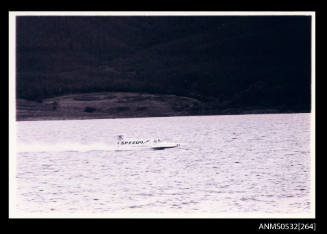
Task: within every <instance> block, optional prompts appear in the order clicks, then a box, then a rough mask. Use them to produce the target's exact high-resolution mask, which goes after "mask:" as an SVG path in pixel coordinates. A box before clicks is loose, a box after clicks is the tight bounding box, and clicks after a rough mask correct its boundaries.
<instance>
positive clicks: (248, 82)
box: [17, 16, 311, 112]
mask: <svg viewBox="0 0 327 234" xmlns="http://www.w3.org/2000/svg"><path fill="white" fill-rule="evenodd" d="M310 63H311V59H310V17H303V16H301V17H300V16H292V17H286V16H283V17H276V16H275V17H267V16H266V17H257V16H252V17H140V16H134V17H126V16H125V17H44V16H43V17H42V16H41V17H35V16H34V17H28V16H26V17H18V19H17V96H18V98H23V99H28V100H33V101H39V102H42V100H43V99H45V98H49V97H54V96H58V95H64V94H74V93H89V92H107V91H113V92H114V91H125V92H137V93H142V92H144V93H155V94H175V95H179V96H186V97H192V98H196V99H198V100H200V101H201V102H205V103H210V105H208V106H209V107H210V108H212V109H226V108H239V109H247V110H249V109H269V108H270V109H278V110H279V111H280V112H290V111H293V112H309V111H310V102H311V101H310V95H311V94H310V89H311V87H310V85H311V79H310V72H311V70H310ZM81 98H82V99H83V98H84V99H85V98H86V97H81ZM108 98H110V97H108ZM126 101H127V102H128V100H126ZM122 102H123V101H122ZM126 108H128V107H125V106H122V107H121V111H124V110H127V109H126ZM140 108H141V107H140ZM174 108H176V109H177V110H179V109H180V108H183V106H175V107H174ZM192 108H194V110H196V109H197V108H198V107H197V106H194V107H192ZM85 111H86V112H92V111H94V110H91V109H85Z"/></svg>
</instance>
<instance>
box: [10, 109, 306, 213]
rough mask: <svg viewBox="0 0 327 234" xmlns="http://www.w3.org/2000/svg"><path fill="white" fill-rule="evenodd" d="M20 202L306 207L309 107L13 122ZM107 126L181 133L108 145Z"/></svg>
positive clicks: (62, 208) (181, 209) (96, 207)
mask: <svg viewBox="0 0 327 234" xmlns="http://www.w3.org/2000/svg"><path fill="white" fill-rule="evenodd" d="M17 129H18V134H17V136H18V148H17V151H18V153H17V161H16V162H17V175H16V178H17V209H18V210H20V211H26V212H50V213H51V212H71V213H74V212H91V213H101V212H112V213H114V212H121V211H126V212H130V213H142V212H152V213H159V214H164V213H167V212H170V213H171V212H174V213H176V212H177V213H194V212H201V213H220V212H261V213H290V214H291V213H298V212H309V211H310V199H309V198H310V196H309V192H310V187H309V186H310V168H309V166H310V152H309V150H310V139H309V137H310V114H281V115H240V116H203V117H169V118H139V119H107V120H72V121H31V122H30V121H28V122H18V123H17ZM116 134H125V135H126V136H131V137H140V138H154V137H159V138H162V139H166V140H171V141H174V142H178V143H181V146H180V147H179V148H174V149H166V150H161V151H154V150H132V151H131V150H127V151H115V150H114V149H115V143H116V142H115V138H114V136H115V135H116Z"/></svg>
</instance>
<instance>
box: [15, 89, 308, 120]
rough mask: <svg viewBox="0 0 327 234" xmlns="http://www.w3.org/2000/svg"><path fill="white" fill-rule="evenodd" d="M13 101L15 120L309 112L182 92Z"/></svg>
mask: <svg viewBox="0 0 327 234" xmlns="http://www.w3.org/2000/svg"><path fill="white" fill-rule="evenodd" d="M16 103H17V107H16V110H17V112H16V121H47V120H86V119H121V118H147V117H152V118H153V117H177V116H181V117H182V116H213V115H251V114H295V113H310V111H309V112H308V111H303V110H291V109H289V110H287V109H286V110H281V109H278V108H256V107H253V108H250V107H245V108H240V107H234V108H232V107H228V106H223V105H220V106H219V103H218V104H217V103H205V102H202V101H200V100H198V99H195V98H190V97H184V96H176V95H161V94H160V95H159V94H146V93H126V92H99V93H79V94H70V95H64V96H57V97H53V98H47V99H44V100H42V102H36V101H30V100H26V99H17V101H16ZM284 109H285V108H284Z"/></svg>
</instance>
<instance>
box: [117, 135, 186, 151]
mask: <svg viewBox="0 0 327 234" xmlns="http://www.w3.org/2000/svg"><path fill="white" fill-rule="evenodd" d="M117 139H118V141H117V145H118V147H119V148H120V149H124V148H135V147H136V148H150V149H154V150H163V149H168V148H175V147H178V146H180V144H177V143H173V142H167V141H162V140H161V139H152V140H149V139H147V140H141V139H131V138H125V137H124V136H123V135H118V136H117Z"/></svg>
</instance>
